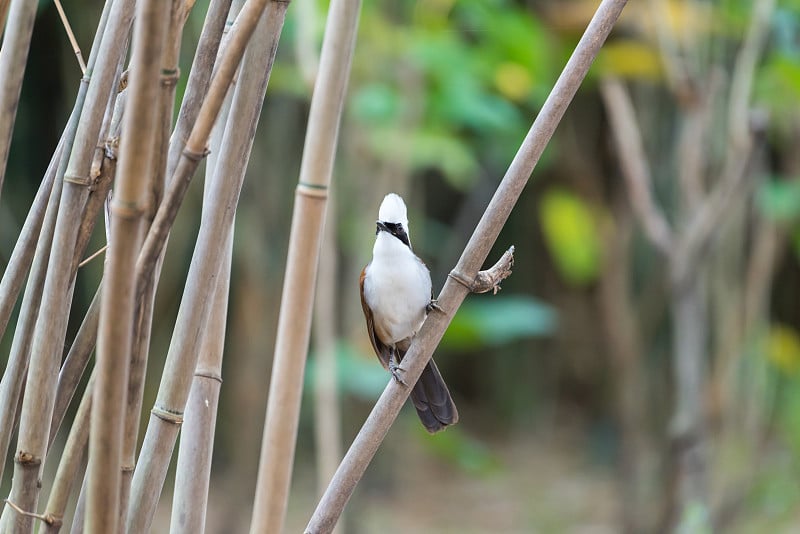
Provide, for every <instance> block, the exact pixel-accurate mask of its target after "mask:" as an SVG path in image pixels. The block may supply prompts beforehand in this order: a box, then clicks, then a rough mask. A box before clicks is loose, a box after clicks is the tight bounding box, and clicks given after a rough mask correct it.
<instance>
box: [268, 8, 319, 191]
mask: <svg viewBox="0 0 800 534" xmlns="http://www.w3.org/2000/svg"><path fill="white" fill-rule="evenodd" d="M273 1H277V0H273ZM297 194H299V195H303V196H306V197H313V198H328V186H327V185H323V184H309V183H306V182H298V184H297Z"/></svg>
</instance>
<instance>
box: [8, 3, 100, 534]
mask: <svg viewBox="0 0 800 534" xmlns="http://www.w3.org/2000/svg"><path fill="white" fill-rule="evenodd" d="M110 5H111V4H110V2H107V3H106V4H105V6H104V7H103V12H102V14H101V15H100V21H99V22H98V25H97V35H98V37H97V38H95V40H94V42H93V43H92V49H91V52H90V54H89V65H90V68H93V67H94V62H95V58H96V57H97V53H98V50H99V47H100V38H99V37H100V36H101V35H102V33H103V31H104V30H105V27H106V24H107V22H108V15H109V12H110ZM88 84H89V78H88V74H87V75H85V76H84V77H83V78H82V79H81V83H80V85H79V87H78V94H77V96H76V98H75V106H74V107H73V110H72V113H71V114H70V118H69V120H68V121H67V125H66V127H65V128H64V136H63V137H64V148H63V149H62V150H63V152H62V154H61V157H60V158H59V165H58V170H57V171H56V174H55V177H54V185H53V187H52V191H51V193H50V199H49V200H48V208H47V211H46V214H45V222H44V223H43V229H42V230H41V231H40V232H39V236H38V238H39V239H38V242H37V243H36V253H35V254H34V260H33V266H32V268H31V275H30V277H29V279H28V284H27V285H26V287H25V293H24V294H23V297H22V306H21V309H20V314H19V318H18V319H17V327H16V329H15V331H14V341H13V342H12V346H11V352H10V355H9V362H10V363H9V364H8V367H7V368H6V372H5V373H4V375H3V381H2V383H0V458H5V457H6V452H7V451H8V446H9V442H10V440H11V430H12V427H13V426H14V423H13V421H7V420H6V417H7V416H10V414H15V415H16V413H17V406H18V404H19V401H20V395H21V391H22V384H23V381H24V380H25V373H26V372H27V367H28V359H29V356H30V346H31V339H32V336H33V329H34V327H35V325H36V317H37V316H38V314H39V305H40V303H41V295H42V288H43V286H44V277H45V274H46V271H47V264H48V262H49V259H50V247H51V244H52V240H53V233H54V228H55V224H56V217H57V212H58V206H59V202H60V200H61V190H62V184H63V181H62V178H63V176H64V172H65V170H66V166H67V161H68V158H67V154H69V152H70V151H71V148H72V145H73V142H74V140H75V135H76V130H77V127H78V119H79V117H80V114H81V111H82V110H83V104H84V102H85V100H86V93H87V88H88ZM51 205H52V208H51V207H50V206H51ZM12 365H13V366H14V367H13V368H12ZM12 405H13V406H12ZM2 464H3V465H5V462H2ZM3 465H0V479H1V478H2V472H3ZM0 524H2V521H0Z"/></svg>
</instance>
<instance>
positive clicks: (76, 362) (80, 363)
mask: <svg viewBox="0 0 800 534" xmlns="http://www.w3.org/2000/svg"><path fill="white" fill-rule="evenodd" d="M102 287H103V286H102V281H101V282H100V285H99V286H98V288H97V292H95V294H94V297H93V298H92V302H91V303H90V304H89V310H88V311H87V312H86V315H85V316H84V319H83V322H82V323H81V326H80V328H78V333H77V334H75V339H74V340H73V342H72V346H71V347H70V349H69V352H68V353H67V357H66V358H65V359H64V364H63V365H62V366H61V371H60V372H59V374H58V386H57V387H56V401H55V404H54V407H53V418H52V421H51V423H50V439H49V440H48V446H47V448H48V449H49V448H50V446H51V445H52V444H53V440H55V439H56V434H57V433H58V429H59V428H60V427H61V423H62V422H63V421H64V415H65V414H66V413H67V408H68V407H69V403H70V402H71V401H72V396H73V395H74V394H75V390H76V389H78V383H79V382H80V379H81V376H83V373H84V371H85V370H86V366H87V365H88V364H89V357H90V356H91V355H92V351H94V348H95V344H96V343H97V329H98V325H99V322H100V314H99V313H97V312H94V311H93V310H97V311H98V312H99V310H100V295H101V291H102Z"/></svg>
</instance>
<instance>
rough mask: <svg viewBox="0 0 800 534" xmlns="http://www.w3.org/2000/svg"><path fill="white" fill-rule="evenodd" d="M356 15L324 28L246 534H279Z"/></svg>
mask: <svg viewBox="0 0 800 534" xmlns="http://www.w3.org/2000/svg"><path fill="white" fill-rule="evenodd" d="M360 8H361V2H360V0H334V1H332V2H331V5H330V11H329V14H328V20H327V23H326V27H325V37H324V38H323V43H322V53H321V58H320V69H319V76H318V78H317V83H316V86H315V87H314V96H313V97H312V99H311V108H310V110H309V117H308V130H307V133H306V140H305V146H304V147H303V159H302V161H301V164H300V178H299V183H298V185H297V190H296V193H295V206H294V213H293V216H292V226H291V233H290V235H289V252H288V256H287V261H286V274H285V277H284V283H283V294H282V296H281V310H280V314H279V316H278V333H277V338H276V340H275V357H274V360H273V368H272V377H271V379H270V388H269V397H268V399H267V413H266V422H265V424H264V436H263V438H262V441H261V456H260V461H259V469H258V481H257V484H256V495H255V499H254V502H253V519H252V523H251V525H250V532H251V534H255V533H261V532H263V533H273V532H280V531H281V530H282V529H283V522H284V517H285V515H286V505H287V502H288V493H289V484H290V479H291V473H292V462H293V459H294V449H295V444H296V441H297V424H298V419H299V416H300V398H301V393H302V389H303V372H304V368H305V361H306V353H307V351H308V340H309V339H308V338H309V333H310V330H311V315H312V310H313V304H314V287H315V279H316V276H317V263H318V258H319V249H320V240H321V238H322V230H323V226H324V220H325V208H326V205H327V196H328V193H327V189H328V184H329V183H330V180H331V174H332V172H333V160H334V156H335V153H336V142H337V138H338V134H339V122H340V118H341V114H342V109H343V107H344V97H345V93H346V90H347V80H348V78H349V76H350V64H351V62H352V58H353V50H354V48H355V41H356V29H357V27H358V16H359V11H360Z"/></svg>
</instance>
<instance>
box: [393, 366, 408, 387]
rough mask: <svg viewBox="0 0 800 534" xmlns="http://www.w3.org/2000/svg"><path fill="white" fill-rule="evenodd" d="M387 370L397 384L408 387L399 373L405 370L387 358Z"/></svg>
mask: <svg viewBox="0 0 800 534" xmlns="http://www.w3.org/2000/svg"><path fill="white" fill-rule="evenodd" d="M389 372H390V373H392V378H394V379H395V381H396V382H397V383H398V384H402V385H404V386H406V387H408V384H406V383H405V381H404V380H403V379H402V378H400V373H401V372H403V373H405V372H406V370H405V369H403V368H402V367H400V366H399V365H398V364H397V363H395V362H394V361H393V360H389Z"/></svg>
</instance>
